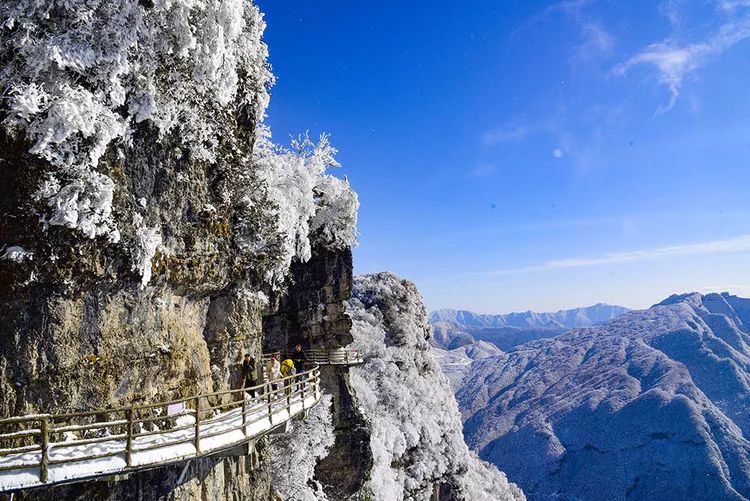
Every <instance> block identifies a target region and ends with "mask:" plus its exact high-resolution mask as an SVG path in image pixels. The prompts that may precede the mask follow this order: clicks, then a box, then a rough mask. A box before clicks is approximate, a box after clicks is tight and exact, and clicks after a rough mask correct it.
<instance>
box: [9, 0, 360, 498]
mask: <svg viewBox="0 0 750 501" xmlns="http://www.w3.org/2000/svg"><path fill="white" fill-rule="evenodd" d="M0 19H2V21H1V22H2V23H3V24H2V28H0V30H1V31H0V42H1V43H0V46H1V47H2V49H0V77H1V78H2V87H1V89H2V92H3V99H2V100H0V103H1V104H0V163H2V165H3V172H4V176H5V179H4V182H3V183H0V224H1V226H0V375H1V376H2V378H1V379H0V381H1V382H0V415H2V416H11V415H22V414H28V413H36V412H51V413H56V412H69V411H75V410H90V409H97V408H106V407H116V406H120V405H128V404H133V403H135V404H137V403H141V402H153V401H159V400H169V399H173V398H178V397H180V396H186V395H191V394H197V393H200V392H210V391H217V390H221V389H227V388H230V387H236V385H237V384H238V374H237V371H238V362H239V360H240V359H241V357H242V354H243V353H253V354H255V355H256V356H257V357H259V356H260V354H261V349H262V343H263V316H264V315H268V314H271V313H273V311H274V308H275V307H276V306H277V304H270V302H269V300H268V298H269V297H271V298H278V297H282V296H283V291H284V289H285V287H286V285H287V278H288V277H289V273H290V272H289V269H290V266H291V264H292V263H304V262H306V261H309V260H310V259H311V258H313V251H312V248H313V247H315V248H316V249H317V250H316V251H315V257H314V259H313V261H314V262H318V261H322V262H328V261H329V260H331V259H333V260H334V261H335V260H337V259H343V260H344V261H345V262H348V263H349V267H351V254H350V253H349V251H348V250H347V249H348V246H349V245H350V244H352V243H353V242H354V226H355V223H356V210H357V200H356V195H355V194H354V193H353V192H352V191H351V190H350V189H349V187H348V184H346V182H344V181H340V180H338V179H337V178H334V177H333V176H330V175H328V174H327V173H326V169H327V168H328V167H329V166H335V165H337V164H336V162H335V160H334V158H333V155H334V154H335V150H334V149H333V148H332V147H331V146H330V145H329V144H328V142H327V139H326V138H325V137H323V138H321V140H320V141H319V142H313V141H311V140H309V139H308V138H306V137H302V138H300V139H299V140H298V141H296V142H295V143H294V145H293V146H294V149H293V151H292V150H287V149H284V148H281V147H279V146H276V145H274V144H273V143H272V142H271V139H270V131H269V130H268V129H267V128H266V127H265V126H263V125H262V123H261V122H262V119H263V117H264V113H265V107H266V105H267V102H268V97H269V96H268V92H267V88H268V87H269V86H270V84H271V83H272V81H273V77H272V75H271V73H270V71H269V68H268V65H267V63H266V57H267V50H266V46H265V44H264V43H263V42H262V40H261V35H262V33H263V29H264V27H265V25H264V22H263V18H262V15H261V14H260V12H259V11H258V9H257V7H256V6H254V5H253V4H252V3H251V2H248V1H246V0H226V1H209V2H200V3H195V2H182V1H177V2H144V1H140V2H139V1H137V0H122V1H119V2H97V1H95V2H89V1H85V2H84V1H75V0H74V1H72V2H65V3H56V4H54V5H52V6H46V7H45V6H42V5H40V4H38V3H37V2H31V1H28V2H27V1H20V2H19V1H15V0H13V1H10V0H2V1H0ZM347 260H348V261H347ZM333 267H335V266H333ZM326 271H329V270H326ZM350 275H351V273H349V276H350ZM325 280H326V283H325V284H323V283H318V282H314V283H305V278H304V277H303V280H302V281H300V282H296V283H295V284H294V285H293V287H301V288H304V289H305V290H307V291H309V293H310V294H312V295H315V296H316V301H317V302H316V304H315V307H316V308H317V307H318V305H319V304H321V303H322V304H323V305H325V304H326V302H327V301H331V302H332V308H336V307H337V306H336V304H338V303H335V301H332V299H331V298H332V296H335V295H337V294H339V293H340V294H342V295H344V296H347V297H348V289H347V287H348V285H347V282H346V280H342V277H340V276H337V275H335V274H333V273H331V274H330V276H327V278H326V279H325ZM337 287H338V288H340V289H341V290H340V291H339V290H338V289H336V288H337ZM318 291H319V292H318ZM290 297H298V295H297V294H292V295H291V296H290ZM279 302H281V304H282V305H285V304H286V303H284V301H279V300H275V299H274V300H273V303H279ZM334 303H335V304H334ZM284 307H285V306H284ZM324 309H325V306H324ZM315 311H316V312H317V311H318V310H317V309H316V310H315ZM322 315H325V311H323V313H322ZM313 323H315V324H316V325H319V326H320V327H315V326H314V325H313ZM307 327H308V328H309V330H310V331H313V330H315V329H322V330H323V331H325V330H327V329H328V327H327V326H326V322H325V320H323V319H322V317H321V315H320V314H319V315H318V316H316V317H314V318H312V317H311V319H310V320H309V322H308V326H307ZM344 327H345V325H344V326H341V328H338V330H342V328H344ZM283 328H285V329H287V328H291V327H290V326H284V327H283ZM260 455H261V464H260V468H258V469H255V470H252V469H251V468H250V465H249V462H247V461H246V460H245V458H242V457H240V458H227V459H221V458H212V459H204V460H199V461H193V462H192V463H190V464H189V465H188V467H186V468H185V470H184V471H183V467H184V465H183V466H179V467H170V468H163V469H159V470H154V471H150V472H145V473H141V474H135V475H133V476H132V477H131V478H130V479H128V480H126V481H123V482H118V483H112V484H110V485H108V484H106V483H88V484H78V485H74V486H70V487H61V488H56V489H49V490H47V491H36V492H33V493H30V494H28V495H29V496H30V497H41V498H55V497H63V498H76V497H78V498H80V499H99V498H101V499H105V498H111V499H217V498H227V499H230V498H232V499H241V498H248V499H266V498H268V497H270V495H271V491H272V488H271V481H270V476H269V473H268V467H269V460H268V456H267V455H266V453H265V450H264V448H263V446H261V450H260Z"/></svg>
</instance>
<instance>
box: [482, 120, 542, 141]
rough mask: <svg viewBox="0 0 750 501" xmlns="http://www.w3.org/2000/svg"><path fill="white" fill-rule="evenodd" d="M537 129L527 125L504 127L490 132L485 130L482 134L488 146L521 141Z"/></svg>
mask: <svg viewBox="0 0 750 501" xmlns="http://www.w3.org/2000/svg"><path fill="white" fill-rule="evenodd" d="M534 131H535V130H534V129H533V128H531V127H528V126H526V125H518V126H510V127H504V128H502V129H497V130H493V131H489V132H485V133H484V135H483V136H482V142H483V143H484V144H486V145H487V146H492V145H495V144H502V143H507V142H512V141H521V140H523V139H526V137H527V136H528V135H529V134H531V133H533V132H534Z"/></svg>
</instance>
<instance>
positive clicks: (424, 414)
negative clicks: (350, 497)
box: [349, 273, 523, 501]
mask: <svg viewBox="0 0 750 501" xmlns="http://www.w3.org/2000/svg"><path fill="white" fill-rule="evenodd" d="M349 314H350V316H351V318H352V321H353V330H352V334H353V336H354V346H355V348H357V349H359V350H361V352H362V354H363V357H364V359H365V363H364V364H363V365H362V366H359V367H356V368H352V370H351V385H352V388H353V389H354V390H355V393H356V396H357V400H358V402H359V405H360V407H361V410H362V413H363V414H364V415H365V416H366V418H367V419H368V421H369V426H370V433H371V438H370V448H371V450H372V455H373V467H372V471H371V474H370V479H369V482H367V484H366V486H365V490H369V491H370V492H371V493H372V497H373V498H374V499H383V500H389V501H398V500H402V499H415V500H427V499H431V496H432V495H433V493H434V491H435V489H436V488H438V489H440V493H441V499H460V500H466V501H482V500H487V501H489V500H505V499H508V500H510V499H523V494H522V493H521V492H520V490H518V488H517V487H516V486H514V485H513V484H509V483H508V481H507V480H506V478H505V476H504V475H503V474H502V473H501V472H499V471H497V470H496V469H495V468H494V467H491V466H490V465H487V464H486V463H483V462H482V461H480V460H479V459H478V458H477V457H476V456H474V455H473V454H472V453H471V452H470V451H469V449H468V447H467V446H466V443H465V442H464V439H463V436H462V433H461V418H460V414H459V412H458V407H457V404H456V401H455V399H454V397H453V394H452V391H451V388H450V386H449V384H448V381H447V380H446V379H445V377H444V376H443V375H442V374H441V372H440V369H439V367H438V364H437V362H436V361H435V359H434V357H433V356H432V353H431V350H430V346H429V344H428V340H429V337H430V325H429V322H428V320H427V311H426V309H425V306H424V303H423V302H422V297H421V296H420V294H419V292H418V291H417V289H416V287H415V286H414V284H412V283H410V282H407V281H404V280H401V279H399V278H398V277H396V276H395V275H393V274H391V273H379V274H375V275H367V276H363V277H358V278H356V279H355V282H354V292H353V298H352V300H351V301H350V304H349Z"/></svg>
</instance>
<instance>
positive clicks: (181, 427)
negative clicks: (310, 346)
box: [0, 364, 321, 492]
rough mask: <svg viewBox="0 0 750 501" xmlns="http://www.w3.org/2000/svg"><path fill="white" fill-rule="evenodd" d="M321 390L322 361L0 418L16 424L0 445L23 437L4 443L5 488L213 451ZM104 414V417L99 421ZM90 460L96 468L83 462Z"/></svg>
mask: <svg viewBox="0 0 750 501" xmlns="http://www.w3.org/2000/svg"><path fill="white" fill-rule="evenodd" d="M320 396H321V389H320V367H319V366H318V365H317V364H316V365H315V366H314V367H312V368H311V369H309V370H307V371H304V372H301V373H299V374H295V375H291V376H286V377H282V378H280V379H277V380H274V381H266V382H263V383H261V384H258V385H256V386H253V387H250V388H238V389H235V390H222V391H217V392H212V393H204V394H199V395H193V396H189V397H185V398H181V399H175V400H169V401H165V402H158V403H150V404H145V405H144V404H141V405H132V406H129V407H119V408H116V409H101V410H95V411H86V412H79V413H75V412H74V413H67V414H58V415H55V414H36V415H29V416H17V417H10V418H5V419H0V428H8V427H12V428H13V431H9V432H6V433H2V434H0V443H2V442H3V441H21V442H22V443H21V444H20V445H19V446H16V447H4V448H0V492H5V491H12V490H18V489H28V488H34V487H40V486H44V485H52V484H57V483H65V482H71V481H80V480H84V479H88V478H93V477H97V476H105V475H106V476H109V475H113V474H119V473H128V472H131V471H135V470H138V469H143V468H152V467H154V466H158V465H163V464H169V463H172V462H176V461H183V460H185V459H190V458H195V457H201V456H205V455H210V454H214V453H216V452H218V451H221V450H225V449H227V448H231V447H235V446H237V445H239V444H242V443H245V442H248V441H250V440H253V439H256V438H258V437H260V436H262V435H264V434H266V433H268V432H269V431H271V430H272V429H274V428H276V427H278V426H280V425H282V424H284V423H285V422H287V421H288V420H290V419H291V418H292V417H294V416H296V415H297V414H300V413H301V412H304V411H305V410H307V409H308V408H310V407H312V406H314V405H316V404H317V403H318V402H319V401H320ZM172 406H175V407H176V406H180V409H177V408H171V407H172ZM177 411H179V412H177ZM212 413H213V414H212ZM101 417H105V418H106V419H105V420H104V421H95V420H96V419H98V418H101ZM84 419H85V420H91V421H92V422H82V420H84ZM60 421H63V422H64V423H62V424H59V422H60ZM188 421H192V422H188ZM144 425H145V426H146V427H147V429H145V430H144V429H143V427H144ZM159 425H161V426H159ZM2 431H4V432H5V431H7V430H5V429H3V430H2ZM76 434H78V436H75V435H76ZM71 436H73V437H74V438H72V439H71ZM59 438H63V440H62V441H60V440H58V439H59ZM2 445H4V444H2ZM171 449H174V450H171ZM152 451H154V452H156V453H157V454H152V453H151V452H152ZM87 462H88V463H90V464H91V466H92V468H93V469H92V470H91V471H87V470H86V468H85V467H82V463H87ZM68 465H71V466H70V468H69V470H66V466H68ZM102 465H104V466H102ZM34 468H36V470H35V471H36V473H35V472H34ZM71 472H72V473H71Z"/></svg>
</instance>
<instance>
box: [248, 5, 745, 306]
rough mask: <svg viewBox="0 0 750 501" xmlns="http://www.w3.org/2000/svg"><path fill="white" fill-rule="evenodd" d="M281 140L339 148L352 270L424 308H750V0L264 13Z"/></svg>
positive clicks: (272, 119)
mask: <svg viewBox="0 0 750 501" xmlns="http://www.w3.org/2000/svg"><path fill="white" fill-rule="evenodd" d="M259 3H260V6H261V9H262V10H263V11H264V12H265V13H266V21H267V23H268V28H267V30H266V37H265V38H266V41H267V42H268V44H269V47H270V60H271V64H272V66H273V71H274V73H275V75H276V77H277V83H276V85H275V87H274V88H273V89H272V99H271V106H270V108H269V111H268V114H269V116H268V118H267V122H268V123H269V124H270V125H271V128H272V130H273V131H274V137H275V139H276V141H277V142H282V143H283V142H287V138H288V137H289V135H291V134H296V133H299V132H302V131H305V130H309V131H310V132H311V134H319V133H321V132H328V133H330V134H331V140H332V142H333V144H334V145H335V146H336V147H337V148H338V149H339V151H340V152H339V155H338V159H339V161H340V162H341V163H342V165H343V167H342V169H340V170H339V171H338V175H346V176H348V178H349V180H350V181H351V183H352V185H353V187H354V188H355V190H356V191H357V192H358V193H359V196H360V201H361V204H362V206H361V210H360V224H359V231H360V246H359V247H358V248H357V249H355V272H357V273H369V272H375V271H382V270H390V271H393V272H396V273H397V274H399V275H401V276H403V277H404V278H409V279H411V280H413V281H414V282H416V284H417V285H418V286H419V288H420V290H421V291H422V293H423V295H424V297H425V299H426V301H427V304H428V307H429V308H430V309H435V308H440V307H457V308H466V309H471V310H474V311H479V312H497V313H501V312H508V311H518V310H527V309H533V310H538V311H539V310H555V309H559V308H565V307H573V306H583V305H587V304H593V303H596V302H600V301H602V302H609V303H617V304H623V305H625V306H630V307H646V306H649V305H650V304H653V303H654V302H656V301H659V300H661V299H662V298H664V297H666V296H667V295H669V294H671V293H673V292H685V291H693V290H698V291H704V292H706V291H715V290H728V291H730V292H733V293H737V294H740V295H745V296H750V92H748V88H750V64H749V63H748V61H750V0H710V1H709V0H707V1H697V0H693V1H679V0H673V1H664V2H662V3H658V2H654V1H627V2H625V1H621V2H614V1H584V0H579V1H572V0H571V1H564V2H531V1H504V2H499V1H494V2H493V1H485V0H479V1H474V2H470V3H466V2H463V3H461V2H447V1H443V0H432V1H429V2H428V1H415V2H395V1H390V0H389V1H383V2H350V1H348V2H345V1H325V2H302V1H299V0H262V1H260V2H259Z"/></svg>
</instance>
